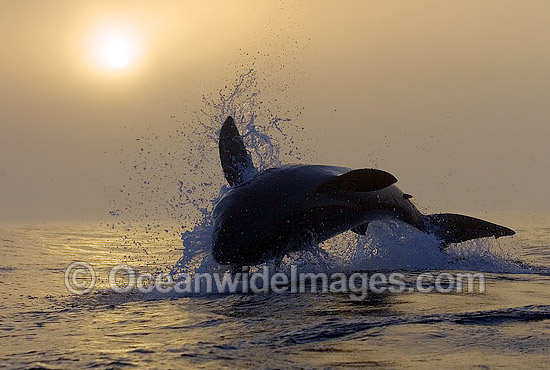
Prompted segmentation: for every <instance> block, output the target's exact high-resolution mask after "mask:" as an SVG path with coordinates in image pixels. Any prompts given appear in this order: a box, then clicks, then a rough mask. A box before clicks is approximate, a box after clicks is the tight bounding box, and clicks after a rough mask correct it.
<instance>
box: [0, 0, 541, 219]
mask: <svg viewBox="0 0 550 370" xmlns="http://www.w3.org/2000/svg"><path fill="white" fill-rule="evenodd" d="M0 48H1V56H2V57H1V58H0V86H1V88H0V180H1V181H0V221H14V222H15V221H36V220H45V221H48V220H58V219H69V218H77V219H85V218H88V217H100V216H103V215H106V214H107V212H108V210H109V209H110V208H109V207H111V203H110V202H111V201H112V199H113V198H115V197H117V196H118V194H119V192H120V190H121V188H122V187H123V186H125V185H126V184H127V183H128V182H129V181H135V179H130V178H129V176H128V173H131V168H132V166H133V165H135V162H136V160H137V158H134V157H133V155H134V154H132V153H138V152H139V150H140V149H141V148H140V147H139V144H136V139H137V138H140V137H146V138H149V139H150V140H153V139H154V137H155V136H160V137H162V138H165V140H164V141H163V140H162V139H159V140H160V141H158V144H149V148H152V147H154V150H155V151H156V153H157V154H156V155H159V154H158V153H164V152H166V153H167V152H170V151H172V152H173V151H174V150H177V151H178V160H174V156H173V155H171V156H169V157H170V158H171V159H172V162H170V163H167V165H171V166H172V167H171V168H172V169H171V170H172V171H173V172H174V173H176V174H177V172H178V168H176V167H177V166H180V165H181V166H187V165H188V162H189V161H188V160H186V158H185V157H186V153H187V152H189V153H191V152H193V151H196V150H197V148H193V147H192V143H187V144H186V145H188V147H181V148H177V149H174V148H173V143H174V142H175V141H173V140H172V141H170V139H169V137H171V133H174V132H176V131H175V130H180V131H188V130H191V131H192V130H193V129H194V127H192V125H194V124H196V122H197V116H199V115H200V113H198V112H199V111H200V110H201V109H203V108H204V103H203V101H202V96H203V95H211V94H216V92H217V91H218V90H219V89H221V88H224V87H225V86H227V85H231V84H232V83H233V81H234V80H235V79H236V78H237V77H238V76H239V75H240V74H241V73H244V72H246V71H247V70H248V69H250V68H253V69H254V70H255V71H256V74H257V77H258V85H259V89H260V91H261V95H260V99H259V100H261V101H262V107H261V109H263V110H264V111H269V112H271V113H272V114H275V115H279V116H283V117H287V118H290V119H292V124H294V125H297V126H299V127H303V128H304V130H303V131H301V137H299V138H298V137H297V138H296V139H301V140H303V142H302V141H300V142H301V144H300V145H302V146H303V147H302V148H301V149H302V150H303V152H304V153H311V154H310V156H309V157H307V156H306V158H304V159H303V161H307V162H311V163H326V164H335V165H343V166H348V167H354V168H361V167H372V166H376V167H379V168H383V169H385V170H387V171H389V172H391V173H393V174H394V175H395V176H396V177H397V178H398V179H399V183H398V185H399V186H400V187H401V188H402V189H403V190H404V191H406V192H408V193H411V194H413V195H414V197H415V198H414V199H415V201H416V203H417V204H418V205H419V206H420V208H421V209H422V210H423V211H426V212H438V211H454V212H460V213H467V214H471V215H474V216H476V215H477V216H483V215H484V214H486V213H491V212H493V213H499V212H500V213H506V212H514V211H518V210H519V211H524V210H528V211H540V212H547V211H549V212H550V197H549V196H548V185H549V184H550V146H549V145H548V141H549V139H550V104H549V97H550V2H548V1H528V2H525V1H480V0H475V1H435V0H434V1H391V2H390V1H356V2H353V1H346V2H337V1H334V2H323V1H309V2H299V3H298V2H294V1H288V2H275V1H269V2H268V1H231V2H229V1H217V2H212V1H208V2H199V1H196V2H188V1H155V2H151V1H143V2H140V1H135V0H132V1H116V2H113V1H93V2H92V1H89V2H83V1H22V0H20V1H11V2H8V1H2V2H1V3H0ZM113 48H114V49H116V48H119V49H122V50H118V49H117V50H113ZM109 53H110V54H109ZM113 53H114V55H113ZM117 53H119V54H120V53H122V56H120V55H118V56H117ZM126 57H127V59H128V65H127V66H125V67H122V68H114V67H112V66H111V65H110V62H113V58H115V62H116V58H119V59H120V58H122V62H124V59H125V58H126ZM115 64H116V63H115ZM150 142H152V141H150ZM163 145H166V146H163ZM197 145H198V144H197ZM136 155H137V154H136ZM140 161H141V162H140V163H143V162H147V158H145V159H143V158H141V159H140ZM151 164H153V165H157V164H158V163H157V161H151ZM150 170H152V171H153V172H154V169H150ZM205 171H206V169H205ZM208 171H213V172H215V171H219V174H218V173H215V174H214V176H218V175H219V176H220V178H221V179H222V180H223V178H222V177H221V176H222V174H221V170H220V169H219V167H218V164H217V163H214V164H213V166H212V167H208ZM133 186H134V187H135V186H136V185H135V184H134V185H133ZM172 186H173V188H174V192H175V193H177V191H178V189H177V184H169V185H168V186H167V187H168V188H170V187H172ZM159 197H161V196H159ZM162 197H164V198H166V195H162ZM159 202H161V199H159ZM162 202H169V199H168V200H167V199H162ZM493 221H495V222H497V221H499V220H498V219H497V220H493Z"/></svg>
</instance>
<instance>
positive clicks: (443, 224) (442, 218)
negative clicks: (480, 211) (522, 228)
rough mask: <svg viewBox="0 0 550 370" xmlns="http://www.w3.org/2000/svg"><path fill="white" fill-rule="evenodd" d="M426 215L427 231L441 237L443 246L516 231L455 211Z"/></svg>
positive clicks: (498, 236) (497, 236)
mask: <svg viewBox="0 0 550 370" xmlns="http://www.w3.org/2000/svg"><path fill="white" fill-rule="evenodd" d="M424 217H425V218H424V220H425V223H426V228H427V231H428V232H429V233H431V234H434V235H435V236H436V237H437V238H438V239H440V240H441V241H442V242H443V243H444V246H443V247H446V246H448V245H449V244H452V243H460V242H464V241H466V240H471V239H478V238H486V237H491V236H494V237H495V238H500V237H501V236H510V235H514V234H515V233H516V232H515V231H514V230H512V229H509V228H507V227H504V226H500V225H497V224H493V223H491V222H488V221H484V220H480V219H479V218H474V217H469V216H464V215H457V214H454V213H438V214H433V215H426V216H424Z"/></svg>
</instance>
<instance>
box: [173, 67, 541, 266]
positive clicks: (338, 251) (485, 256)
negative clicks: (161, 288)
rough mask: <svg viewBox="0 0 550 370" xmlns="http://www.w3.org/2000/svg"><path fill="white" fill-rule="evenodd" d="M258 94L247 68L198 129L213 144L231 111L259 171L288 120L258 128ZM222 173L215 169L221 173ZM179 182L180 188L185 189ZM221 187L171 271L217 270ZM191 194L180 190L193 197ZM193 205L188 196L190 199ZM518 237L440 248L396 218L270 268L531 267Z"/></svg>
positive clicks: (270, 162)
mask: <svg viewBox="0 0 550 370" xmlns="http://www.w3.org/2000/svg"><path fill="white" fill-rule="evenodd" d="M259 96H260V91H259V89H258V87H257V83H256V74H255V72H254V71H253V70H250V71H248V72H247V73H245V74H243V75H241V76H240V77H239V78H238V79H237V80H236V82H235V85H234V86H233V87H231V88H228V87H226V88H225V89H223V90H220V91H219V93H218V95H217V96H216V97H215V98H214V97H205V98H204V103H205V108H204V109H203V111H202V114H203V117H202V118H201V122H200V124H201V127H202V128H203V130H204V132H205V136H206V137H207V138H208V141H209V144H210V145H211V146H217V140H218V134H219V130H220V127H221V125H222V123H223V122H224V121H225V119H226V118H227V116H230V115H231V116H233V117H234V119H235V122H236V125H237V127H238V129H239V132H240V133H241V135H242V137H243V140H244V142H245V145H246V147H247V149H248V150H249V151H250V153H251V156H252V158H253V162H254V165H255V166H256V168H258V169H259V170H260V171H263V170H266V169H268V168H270V167H276V166H278V165H281V164H282V161H281V159H280V150H281V143H287V144H288V143H289V141H288V139H289V138H288V135H286V134H285V132H284V131H283V129H282V128H281V127H280V126H279V123H280V122H289V121H290V120H289V119H282V118H279V117H274V116H271V117H262V118H261V119H260V120H261V121H262V122H267V123H266V124H265V125H263V126H262V125H258V124H257V123H256V122H257V121H259V119H258V115H257V114H256V111H255V109H256V107H257V103H258V99H259ZM220 172H221V171H220ZM183 188H184V187H183V183H180V192H181V193H183ZM227 191H229V188H228V187H227V185H221V186H220V188H219V192H218V193H217V195H216V196H214V197H212V198H211V199H213V200H212V201H210V202H207V206H203V207H200V206H199V205H198V203H196V202H195V203H193V204H195V206H196V207H197V209H199V211H200V213H201V215H202V217H201V220H200V222H198V223H197V224H196V225H195V226H194V227H193V228H190V229H188V230H186V231H185V232H184V233H182V242H183V246H184V253H183V256H182V257H181V259H180V260H179V261H178V263H177V264H176V265H175V266H174V269H173V271H174V272H186V273H191V274H192V273H194V272H204V271H223V270H226V269H227V267H223V266H220V265H218V264H217V263H215V262H214V261H213V259H212V257H211V255H210V246H211V235H212V225H211V212H212V209H213V207H214V205H215V204H216V202H217V201H218V200H219V199H220V198H221V197H222V196H223V195H224V194H225V193H226V192H227ZM194 195H195V194H194V193H193V192H191V193H189V194H187V193H186V194H185V197H187V198H192V197H193V196H194ZM190 201H191V202H193V200H190ZM515 247H517V241H515V242H512V243H511V244H510V245H508V246H507V247H506V246H505V247H503V246H502V245H501V244H500V242H499V241H496V240H495V239H494V238H486V239H482V240H476V241H469V242H466V243H460V244H458V245H453V246H451V247H449V248H447V249H446V250H445V251H441V249H440V243H439V241H438V240H436V238H435V237H434V236H432V235H428V234H426V233H422V232H420V231H418V230H417V229H415V228H413V227H411V226H409V225H407V224H404V223H402V222H399V221H395V220H385V221H383V222H382V221H380V222H373V223H371V224H370V226H369V232H368V233H367V235H366V236H360V235H357V234H354V233H352V232H346V233H343V234H340V235H338V236H336V237H334V238H332V239H330V240H327V241H325V242H324V243H321V244H320V245H319V246H317V245H312V246H310V247H309V248H307V249H305V250H301V251H300V252H293V253H290V254H289V255H287V256H286V257H285V258H284V259H283V261H282V263H277V264H276V266H274V264H273V263H271V264H270V265H271V266H272V267H276V268H277V269H279V270H281V271H283V272H284V271H287V272H288V269H289V268H290V266H291V265H297V266H298V268H301V269H307V270H308V271H324V272H332V271H343V272H346V271H357V270H408V271H418V270H438V269H445V270H473V271H485V272H510V273H519V272H521V273H527V272H531V271H530V267H529V266H526V265H520V264H518V263H515V262H513V261H514V260H517V259H518V258H517V256H514V254H513V250H514V248H515Z"/></svg>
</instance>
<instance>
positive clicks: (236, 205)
mask: <svg viewBox="0 0 550 370" xmlns="http://www.w3.org/2000/svg"><path fill="white" fill-rule="evenodd" d="M219 152H220V160H221V164H222V168H223V173H224V175H225V178H226V179H227V182H228V183H229V185H230V186H231V189H230V190H229V191H228V192H227V193H226V194H225V195H224V196H223V197H222V198H221V199H220V200H219V202H218V203H217V204H216V206H215V207H214V211H213V214H212V217H213V234H212V255H213V257H214V260H215V261H216V262H218V263H220V264H224V265H232V266H234V267H238V266H249V265H257V264H261V263H264V262H266V261H268V260H270V259H275V260H278V259H281V258H283V257H284V255H285V254H286V253H289V252H291V251H294V250H298V249H300V248H302V247H304V246H307V245H311V244H312V243H313V244H314V243H320V242H323V241H325V240H327V239H329V238H331V237H333V236H335V235H338V234H340V233H343V232H345V231H347V230H351V231H353V232H355V233H359V234H363V235H364V234H365V233H366V232H367V227H368V225H369V223H370V222H372V221H375V220H382V219H388V218H392V219H397V220H400V221H402V222H405V223H407V224H409V225H412V226H414V227H415V228H417V229H418V230H420V231H423V232H425V233H430V234H433V235H435V236H436V237H437V238H438V239H439V240H440V241H441V247H442V248H444V247H445V246H447V245H449V244H452V243H460V242H463V241H466V240H471V239H478V238H482V237H495V238H499V237H502V236H508V235H514V234H515V232H514V231H513V230H511V229H509V228H507V227H504V226H500V225H496V224H493V223H491V222H487V221H483V220H480V219H477V218H473V217H469V216H464V215H459V214H453V213H440V214H431V215H424V214H422V213H421V212H420V211H418V209H417V208H416V207H415V205H414V204H413V203H412V202H411V201H410V198H411V196H410V195H408V194H406V193H403V192H402V191H401V190H400V189H399V188H398V187H397V186H396V185H395V183H396V182H397V179H396V178H395V177H394V176H393V175H391V174H390V173H388V172H385V171H382V170H378V169H357V170H352V169H350V168H345V167H334V166H324V165H299V164H293V165H284V166H281V167H277V168H270V169H267V170H265V171H263V172H258V171H257V170H256V169H255V168H254V166H253V163H252V158H251V156H250V153H248V152H247V150H246V148H245V145H244V142H243V140H242V138H241V136H240V135H239V132H238V130H237V127H236V126H235V122H234V120H233V118H232V117H228V118H227V119H226V120H225V122H224V124H223V126H222V128H221V130H220V137H219Z"/></svg>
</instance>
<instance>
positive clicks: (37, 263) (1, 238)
mask: <svg viewBox="0 0 550 370" xmlns="http://www.w3.org/2000/svg"><path fill="white" fill-rule="evenodd" d="M508 226H514V225H508ZM200 227H201V226H200V225H199V226H197V227H196V228H195V229H194V230H188V231H184V232H183V242H182V240H181V238H182V236H181V231H182V230H181V226H179V227H178V226H176V225H174V226H165V225H163V226H162V227H160V228H154V227H151V225H149V226H147V225H143V226H138V225H134V226H132V227H121V226H120V225H107V224H101V225H100V224H72V225H63V224H39V225H11V226H2V227H0V367H1V368H6V369H31V368H34V369H38V368H43V369H74V368H97V369H123V368H152V369H176V368H179V369H182V368H190V369H192V368H207V369H224V368H228V369H232V368H239V369H243V368H266V369H285V368H304V369H319V368H321V369H331V368H363V367H368V368H376V369H408V368H416V369H451V368H453V369H503V368H506V369H520V368H524V369H527V368H529V369H535V368H540V369H543V368H548V364H549V363H550V267H549V266H550V228H543V227H532V228H529V227H523V228H521V229H519V228H518V229H517V235H516V236H515V237H512V238H508V239H509V240H504V239H499V240H498V241H495V240H482V241H477V242H471V243H465V244H466V245H463V246H456V247H454V248H453V247H452V248H450V250H447V251H445V252H440V251H439V250H438V248H437V247H436V245H432V244H430V241H429V240H427V239H425V237H424V236H423V234H422V233H419V232H414V231H411V230H410V229H408V228H406V227H404V226H403V225H398V224H392V223H389V224H388V223H380V224H378V225H375V226H374V227H373V228H372V231H369V234H368V235H367V236H366V237H363V236H361V237H358V236H355V234H351V233H349V235H348V234H344V235H343V236H341V237H339V238H335V239H334V240H331V241H329V242H327V243H324V244H323V245H322V246H321V247H322V249H323V251H325V252H326V253H325V252H324V253H325V254H323V255H322V256H323V257H322V259H323V260H322V261H317V262H315V263H312V262H306V261H311V260H312V258H311V256H305V257H307V258H305V257H304V258H302V257H301V256H296V259H295V260H294V261H292V263H299V264H300V263H301V265H300V266H301V267H302V269H306V270H307V268H308V267H309V268H310V269H315V271H322V270H323V269H326V270H327V272H328V271H329V270H330V271H336V270H339V271H344V272H345V273H347V274H348V275H349V274H351V273H352V272H353V271H374V270H377V271H401V272H402V273H403V274H405V275H406V277H407V278H406V279H407V282H408V283H409V282H410V281H413V280H414V278H415V276H417V274H418V273H419V272H430V273H434V274H437V273H438V272H442V271H445V272H449V273H452V274H455V273H456V272H457V271H473V272H483V273H484V276H485V279H486V287H485V292H484V293H482V292H474V293H456V292H454V293H438V292H435V291H434V292H431V293H423V292H415V293H410V292H406V293H400V294H391V293H387V294H374V293H371V294H369V295H368V296H367V297H366V298H365V299H363V300H360V301H358V300H355V299H352V298H351V297H350V295H349V294H342V293H311V292H309V293H283V294H276V293H273V292H271V293H258V294H239V293H237V294H207V293H200V292H199V293H198V294H191V295H186V294H175V293H170V294H166V295H163V294H154V293H151V294H142V293H136V292H135V291H132V292H129V293H116V292H113V291H112V290H111V289H109V285H108V280H109V279H108V271H109V269H110V268H112V267H113V266H116V265H118V264H120V263H126V264H128V265H130V266H132V268H134V269H136V270H139V271H147V272H150V273H152V274H153V275H155V274H159V273H161V272H170V271H172V272H173V271H175V270H177V269H182V268H185V266H184V265H188V266H189V264H190V263H191V262H190V261H191V260H194V259H196V258H193V257H192V256H189V255H187V257H186V258H184V255H185V253H193V254H194V255H195V257H196V256H197V255H198V254H200V253H199V252H198V251H197V247H196V246H193V245H192V244H193V242H194V243H198V244H200V243H199V242H200V241H201V240H202V241H203V242H207V240H204V239H201V238H203V237H204V238H207V236H205V235H207V234H208V230H207V227H206V226H204V228H206V229H203V230H200ZM201 235H202V236H201ZM190 238H194V239H195V240H194V241H193V240H190ZM183 246H185V249H187V251H185V250H184V248H183ZM194 248H195V249H194ZM359 250H360V251H361V253H358V251H359ZM319 255H321V254H319ZM201 256H202V257H201V258H203V261H202V262H200V263H199V265H201V264H202V266H199V267H198V268H199V269H201V268H202V269H203V270H205V269H208V268H211V267H212V265H211V262H208V263H206V262H204V261H206V260H208V257H207V256H206V257H205V256H204V255H201ZM301 258H302V259H301ZM74 261H86V262H87V263H89V264H90V265H91V266H93V268H94V270H95V273H96V274H97V281H96V284H95V286H94V288H93V289H92V290H91V291H90V292H88V293H86V294H83V295H79V294H73V293H71V292H70V291H69V290H68V289H67V287H66V285H65V271H66V269H67V267H68V266H69V265H70V264H71V263H72V262H74ZM288 263H291V262H288ZM195 268H196V266H194V267H192V269H195ZM279 268H282V269H284V268H285V266H279ZM80 278H81V279H83V280H84V281H85V280H86V278H87V276H80Z"/></svg>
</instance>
